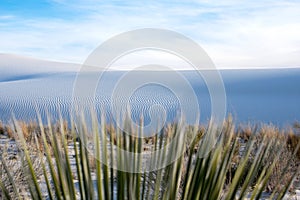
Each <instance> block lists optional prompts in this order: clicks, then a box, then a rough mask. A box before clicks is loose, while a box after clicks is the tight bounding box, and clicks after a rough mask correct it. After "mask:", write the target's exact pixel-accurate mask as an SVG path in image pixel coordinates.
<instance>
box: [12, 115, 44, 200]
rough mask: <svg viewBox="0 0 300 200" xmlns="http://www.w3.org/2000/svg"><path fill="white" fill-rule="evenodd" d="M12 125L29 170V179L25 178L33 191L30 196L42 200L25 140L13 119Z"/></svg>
mask: <svg viewBox="0 0 300 200" xmlns="http://www.w3.org/2000/svg"><path fill="white" fill-rule="evenodd" d="M14 125H15V128H16V130H17V134H18V137H19V139H20V142H21V145H22V147H23V150H24V155H25V159H26V161H27V165H28V169H29V174H30V176H31V179H29V177H27V179H28V182H29V187H30V189H31V188H32V189H34V190H30V192H31V196H32V198H34V199H42V198H43V196H42V192H41V189H40V186H39V183H38V180H37V176H36V173H35V171H34V168H33V164H32V161H31V158H30V155H29V152H28V149H27V146H26V142H25V138H24V136H23V132H22V130H21V128H20V126H19V125H18V122H17V120H16V119H15V118H14Z"/></svg>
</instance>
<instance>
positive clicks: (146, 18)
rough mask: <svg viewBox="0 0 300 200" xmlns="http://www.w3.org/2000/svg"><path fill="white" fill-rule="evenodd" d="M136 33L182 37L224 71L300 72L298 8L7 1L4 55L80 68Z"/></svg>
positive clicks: (195, 1)
mask: <svg viewBox="0 0 300 200" xmlns="http://www.w3.org/2000/svg"><path fill="white" fill-rule="evenodd" d="M137 28H163V29H170V30H174V31H177V32H179V33H182V34H184V35H186V36H187V37H190V38H191V39H193V40H195V41H196V42H198V43H199V44H200V45H201V46H202V47H203V48H204V49H205V51H206V52H207V53H208V55H209V56H210V57H211V58H212V59H213V61H214V62H215V64H216V66H217V67H219V68H253V67H300V56H299V55H300V37H299V35H300V2H299V1H297V0H294V1H292V0H286V1H276V0H261V1H255V0H252V1H242V0H241V1H234V0H225V1H216V0H211V1H209V0H203V1H201V0H186V1H140V0H132V1H128V2H125V1H105V0H47V1H38V0H24V1H20V0H1V3H0V53H9V54H17V55H24V56H30V57H34V58H41V59H48V60H56V61H63V62H74V63H82V62H84V60H85V59H86V57H87V56H88V55H89V54H90V53H91V52H92V51H93V50H94V49H95V48H96V47H97V46H98V45H99V44H101V42H103V41H105V40H107V39H109V38H110V37H112V36H114V35H116V34H119V33H121V32H124V31H130V30H133V29H137Z"/></svg>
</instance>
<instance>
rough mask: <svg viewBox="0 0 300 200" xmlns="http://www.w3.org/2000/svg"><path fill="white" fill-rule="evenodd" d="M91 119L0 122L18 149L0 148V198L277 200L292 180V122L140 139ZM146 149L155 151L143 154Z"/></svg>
mask: <svg viewBox="0 0 300 200" xmlns="http://www.w3.org/2000/svg"><path fill="white" fill-rule="evenodd" d="M91 115H92V119H93V120H92V121H93V122H92V125H91V127H89V125H88V123H87V122H85V120H84V119H83V118H81V119H80V120H78V121H75V120H71V124H67V123H66V122H65V121H63V120H62V119H60V121H59V122H58V123H56V124H53V123H52V122H51V121H50V120H48V123H47V125H44V124H43V123H42V121H41V119H40V118H39V119H38V120H37V121H38V122H37V123H34V122H32V123H24V122H20V121H17V120H13V123H12V124H10V125H3V124H2V123H0V134H2V135H7V136H8V137H10V138H12V139H14V140H15V141H16V144H17V145H16V146H17V150H16V151H14V155H15V154H16V155H15V156H14V158H13V159H12V157H11V154H10V153H9V151H11V150H10V149H9V147H6V148H3V149H2V150H1V151H2V152H1V155H2V156H1V162H0V176H1V179H0V195H1V197H2V198H6V199H23V198H32V199H244V198H246V197H247V198H250V199H259V198H260V197H262V195H263V194H266V193H268V197H269V198H270V199H282V198H283V197H284V196H285V195H286V194H287V193H292V192H293V189H294V187H295V184H296V182H295V179H296V178H297V177H298V176H299V174H298V172H299V166H300V165H299V158H300V150H299V146H300V136H299V135H298V134H299V127H300V126H299V127H298V126H297V125H299V124H295V126H294V128H290V129H285V130H284V131H280V130H279V129H278V128H276V127H274V126H266V125H265V126H261V127H253V126H250V125H247V126H241V127H234V124H233V123H232V120H231V119H228V120H227V121H226V122H225V123H224V124H223V126H222V127H220V126H216V125H214V124H212V123H210V124H209V125H208V126H207V127H203V126H187V125H185V124H170V125H168V126H166V127H165V128H164V129H163V130H161V131H160V133H159V134H156V135H154V136H152V137H143V132H142V129H139V130H133V129H132V128H131V125H130V123H128V124H127V126H128V128H127V129H126V130H130V131H129V132H130V134H127V133H125V132H124V131H122V130H120V129H118V128H116V127H115V126H113V125H111V124H107V123H105V120H104V117H102V118H101V119H100V120H98V119H97V117H96V115H94V114H91ZM98 121H101V123H100V124H101V125H99V123H98ZM142 123H143V122H142V121H141V124H142ZM137 136H138V137H137ZM123 150H124V151H123ZM125 152H132V153H134V154H133V155H134V156H130V155H128V154H127V153H125ZM149 152H156V153H153V154H151V153H150V154H147V155H149V156H148V157H146V159H145V157H142V155H144V154H145V153H149ZM145 160H146V161H145ZM161 164H163V165H161ZM124 166H126V167H124Z"/></svg>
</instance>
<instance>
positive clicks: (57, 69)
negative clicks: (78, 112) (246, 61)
mask: <svg viewBox="0 0 300 200" xmlns="http://www.w3.org/2000/svg"><path fill="white" fill-rule="evenodd" d="M80 67H81V66H80V65H78V64H67V63H59V62H51V61H43V60H37V59H31V58H25V57H20V56H15V55H8V54H0V120H2V121H8V120H10V119H11V116H12V113H14V115H15V116H16V117H17V118H18V119H22V120H26V121H28V120H31V119H35V118H36V113H35V112H36V111H35V107H38V108H39V109H40V112H42V114H45V109H46V110H48V111H49V113H50V114H51V115H55V114H57V108H58V107H59V109H60V110H61V111H62V114H63V116H64V117H68V113H69V111H70V109H71V107H72V95H73V90H74V82H75V80H76V76H77V72H78V70H79V69H80ZM125 73H126V71H109V72H105V76H103V77H102V78H103V79H102V80H101V81H100V82H99V83H98V86H97V89H96V91H95V96H94V97H92V96H91V97H86V101H85V103H86V104H87V105H89V103H92V102H95V104H96V106H97V108H100V107H101V106H102V107H103V106H104V108H105V109H107V112H108V113H110V109H111V107H110V106H111V98H112V96H111V95H112V93H113V91H114V87H115V86H116V84H118V80H119V79H120V78H121V77H122V75H124V74H125ZM135 73H136V74H135V75H134V76H133V78H132V80H131V81H133V82H134V81H135V80H136V79H137V78H139V77H141V75H142V74H143V73H149V72H147V71H144V72H143V71H137V72H135ZM151 73H155V76H156V77H159V79H158V80H160V79H161V80H163V79H169V80H171V81H172V82H173V83H174V86H175V87H177V88H179V90H178V91H180V92H179V93H178V94H173V93H172V92H173V91H171V90H169V89H168V88H166V87H164V86H161V85H157V84H148V85H147V87H141V88H138V89H137V90H136V91H135V92H134V93H133V94H132V96H131V98H130V104H131V108H132V110H133V115H134V116H135V117H139V116H140V115H141V113H143V115H144V116H145V118H146V119H148V120H150V119H149V109H150V108H151V106H153V105H161V106H162V107H163V108H164V109H165V111H166V114H167V117H168V120H171V119H173V118H175V116H176V115H177V112H178V109H179V108H180V104H179V101H178V97H183V99H184V101H185V102H189V100H190V96H189V94H187V93H186V91H185V90H184V89H182V84H181V83H180V82H178V80H177V79H175V78H174V77H173V76H172V75H171V74H170V73H169V72H166V71H165V72H161V71H156V72H151ZM180 73H181V74H182V75H183V76H185V78H186V80H187V81H188V82H189V84H190V85H191V86H192V88H193V89H194V92H195V94H196V96H197V99H198V103H199V106H200V110H193V109H191V112H193V113H197V112H200V114H201V120H202V121H206V120H207V119H209V117H210V111H211V110H210V109H211V104H210V100H211V99H210V96H209V93H208V90H207V87H206V86H205V82H204V80H203V79H202V78H201V76H199V74H198V73H196V72H193V71H181V72H180ZM221 74H222V77H223V80H224V85H225V89H226V95H227V102H226V104H227V111H228V112H231V113H233V114H234V115H235V117H236V119H237V120H239V121H240V122H247V121H249V120H251V121H252V122H266V123H269V122H272V123H275V124H277V125H285V124H286V123H291V122H294V121H295V120H298V121H299V120H300V106H299V102H300V88H299V87H297V86H298V85H300V69H274V70H240V71H239V70H226V71H221ZM88 79H89V77H88V76H87V80H88ZM121 86H122V87H124V88H125V89H126V87H127V86H126V84H124V85H121ZM91 87H92V86H91ZM119 95H121V98H120V99H121V100H122V101H123V100H124V99H123V96H122V94H119Z"/></svg>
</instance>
